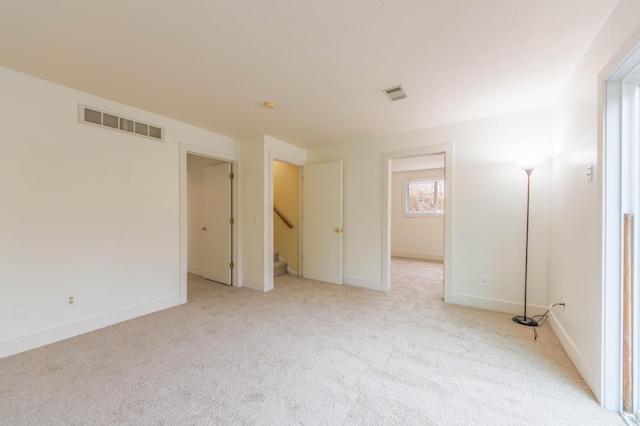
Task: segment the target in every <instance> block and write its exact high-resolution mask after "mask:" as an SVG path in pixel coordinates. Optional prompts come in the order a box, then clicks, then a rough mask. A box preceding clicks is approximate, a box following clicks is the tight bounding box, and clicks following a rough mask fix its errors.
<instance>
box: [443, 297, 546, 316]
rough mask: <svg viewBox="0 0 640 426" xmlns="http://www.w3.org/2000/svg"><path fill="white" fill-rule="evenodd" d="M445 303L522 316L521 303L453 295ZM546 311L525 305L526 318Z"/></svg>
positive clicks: (544, 307) (540, 307) (542, 307)
mask: <svg viewBox="0 0 640 426" xmlns="http://www.w3.org/2000/svg"><path fill="white" fill-rule="evenodd" d="M446 302H447V303H452V304H454V305H462V306H469V307H471V308H478V309H486V310H488V311H497V312H505V313H509V314H513V315H518V314H519V315H522V314H523V311H524V309H523V306H522V303H516V302H509V301H506V300H500V299H492V298H488V297H478V296H469V295H466V294H459V293H453V294H452V295H451V300H446ZM546 311H547V306H539V305H527V316H528V317H530V316H531V315H542V314H544V313H545V312H546Z"/></svg>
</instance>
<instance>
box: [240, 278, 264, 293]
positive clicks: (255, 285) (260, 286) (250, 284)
mask: <svg viewBox="0 0 640 426" xmlns="http://www.w3.org/2000/svg"><path fill="white" fill-rule="evenodd" d="M242 287H246V288H250V289H251V290H258V291H264V287H265V286H264V283H261V282H259V281H254V280H250V279H247V278H243V279H242Z"/></svg>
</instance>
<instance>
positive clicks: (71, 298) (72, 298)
mask: <svg viewBox="0 0 640 426" xmlns="http://www.w3.org/2000/svg"><path fill="white" fill-rule="evenodd" d="M77 304H78V296H76V294H75V293H67V294H66V295H65V297H64V306H65V307H67V308H70V307H72V306H76V305H77Z"/></svg>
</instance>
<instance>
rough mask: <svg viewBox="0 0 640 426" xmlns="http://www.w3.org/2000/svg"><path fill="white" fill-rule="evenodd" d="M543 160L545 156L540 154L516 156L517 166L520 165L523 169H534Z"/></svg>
mask: <svg viewBox="0 0 640 426" xmlns="http://www.w3.org/2000/svg"><path fill="white" fill-rule="evenodd" d="M543 162H544V157H542V156H539V155H527V156H523V157H519V158H516V160H515V163H516V166H518V167H520V168H521V169H522V170H534V169H535V168H537V167H538V166H540V164H542V163H543Z"/></svg>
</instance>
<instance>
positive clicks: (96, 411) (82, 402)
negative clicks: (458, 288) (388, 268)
mask: <svg viewBox="0 0 640 426" xmlns="http://www.w3.org/2000/svg"><path fill="white" fill-rule="evenodd" d="M441 269H442V266H441V264H438V263H430V262H425V261H413V260H407V259H394V260H393V265H392V280H393V281H392V290H391V291H390V292H389V293H382V292H375V291H370V290H364V289H359V288H355V287H350V286H337V285H330V284H325V283H320V282H315V281H310V280H305V279H300V278H297V277H292V276H290V275H284V276H282V277H279V278H277V280H276V285H275V289H274V290H273V291H271V292H269V293H260V292H256V291H252V290H247V289H243V288H240V289H238V288H232V287H226V286H222V285H220V284H215V283H211V282H208V281H206V280H204V279H202V278H200V277H197V276H193V275H190V276H189V290H188V291H189V303H187V304H185V305H181V306H178V307H175V308H172V309H167V310H165V311H162V312H158V313H155V314H151V315H147V316H145V317H141V318H137V319H134V320H131V321H128V322H125V323H121V324H117V325H114V326H111V327H108V328H105V329H102V330H98V331H95V332H92V333H87V334H85V335H82V336H79V337H76V338H73V339H69V340H66V341H63V342H59V343H56V344H52V345H49V346H46V347H43V348H39V349H35V350H32V351H29V352H26V353H23V354H19V355H16V356H13V357H9V358H5V359H1V360H0V424H2V425H49V424H51V425H54V424H55V425H57V424H65V425H93V424H100V425H114V424H127V425H142V424H148V425H160V424H163V425H182V424H185V425H190V424H194V425H212V424H220V425H230V424H238V425H240V424H241V425H294V424H296V425H299V424H302V425H341V424H350V425H356V424H358V425H389V424H404V425H515V424H526V425H624V424H625V423H624V421H623V420H622V418H621V417H620V416H619V415H618V414H617V413H613V412H610V411H607V410H605V409H603V408H601V407H600V406H599V405H598V404H597V403H596V402H595V400H594V399H593V397H592V395H591V394H590V393H589V391H588V389H587V387H586V385H585V383H584V381H583V380H582V379H581V377H580V376H579V374H578V372H577V371H576V369H575V368H574V367H573V365H572V364H571V362H570V360H569V359H568V357H567V356H566V354H565V353H564V351H563V349H562V347H561V346H560V344H559V342H558V340H557V339H556V337H555V336H554V334H553V332H552V330H551V328H550V327H549V326H548V325H545V326H543V327H542V328H541V329H540V330H539V332H540V335H539V338H538V340H537V341H534V340H533V335H532V331H531V329H528V328H526V327H521V326H518V325H517V324H514V323H513V322H512V321H511V315H508V314H502V313H497V312H490V311H482V310H477V309H471V308H464V307H459V306H450V305H445V304H444V303H443V302H442V271H441Z"/></svg>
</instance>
